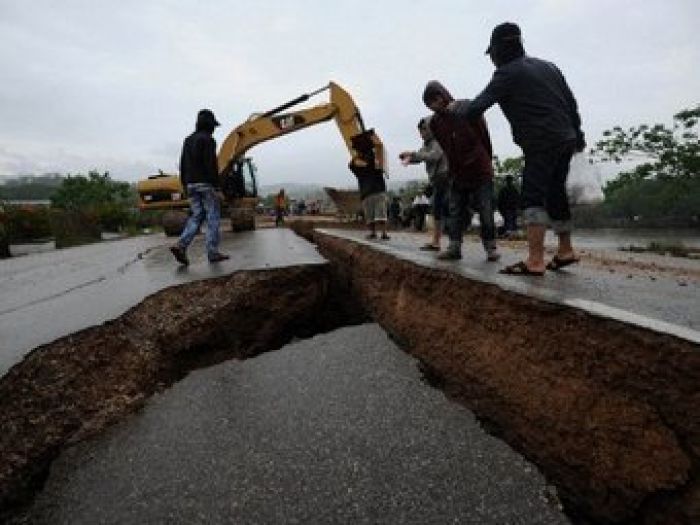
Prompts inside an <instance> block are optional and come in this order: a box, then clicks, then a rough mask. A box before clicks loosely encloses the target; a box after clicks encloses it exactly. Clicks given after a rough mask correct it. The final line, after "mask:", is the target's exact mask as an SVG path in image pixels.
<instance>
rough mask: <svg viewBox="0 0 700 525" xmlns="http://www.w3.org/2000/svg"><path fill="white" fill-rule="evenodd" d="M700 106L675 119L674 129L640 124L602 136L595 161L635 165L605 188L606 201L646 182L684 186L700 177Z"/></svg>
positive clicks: (595, 153)
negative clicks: (624, 189)
mask: <svg viewBox="0 0 700 525" xmlns="http://www.w3.org/2000/svg"><path fill="white" fill-rule="evenodd" d="M699 122H700V105H698V106H696V107H695V108H692V109H685V110H683V111H680V112H679V113H676V114H675V115H674V116H673V125H672V127H667V126H665V125H664V124H655V125H653V126H650V125H648V124H641V125H639V126H632V127H630V128H629V129H627V130H625V129H622V128H621V127H620V126H615V127H614V128H613V129H611V130H606V131H605V132H603V139H602V140H600V141H598V142H597V143H596V146H595V148H594V149H592V150H591V157H592V159H593V161H600V162H615V163H620V162H623V161H636V162H637V164H636V166H635V167H634V168H633V169H632V170H630V171H624V172H622V173H620V174H619V176H618V177H617V178H616V179H615V180H612V181H610V182H608V184H607V185H606V186H605V188H603V192H604V193H605V195H606V197H608V196H609V195H613V194H614V193H615V192H617V191H618V190H620V189H621V188H623V187H625V186H626V185H629V184H635V183H639V182H640V181H644V180H654V179H656V180H666V181H673V182H677V183H678V187H679V188H683V187H684V186H685V184H684V183H686V182H691V181H694V180H697V178H698V177H700V141H699V140H698V123H699Z"/></svg>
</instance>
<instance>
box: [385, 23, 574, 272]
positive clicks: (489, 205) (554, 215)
mask: <svg viewBox="0 0 700 525" xmlns="http://www.w3.org/2000/svg"><path fill="white" fill-rule="evenodd" d="M486 53H487V54H488V55H489V56H490V57H491V60H492V62H493V64H494V65H495V67H496V71H495V72H494V75H493V78H492V79H491V81H490V82H489V84H488V85H487V86H486V88H485V89H484V90H483V91H482V92H481V93H480V94H479V95H478V96H477V97H476V98H474V99H473V100H468V99H464V100H455V99H454V97H453V96H452V94H451V93H450V92H449V91H448V89H447V88H446V87H445V86H443V85H442V84H441V83H440V82H438V81H431V82H429V83H428V84H427V85H426V87H425V89H424V92H423V102H424V103H425V105H426V106H427V107H428V108H429V109H430V110H431V111H432V114H431V115H430V116H429V117H426V118H423V119H421V120H420V122H419V123H418V129H419V132H420V134H421V137H422V139H423V147H422V148H421V149H419V150H418V151H404V152H403V153H401V154H400V156H399V157H400V159H401V160H402V162H403V163H404V164H410V163H421V162H422V163H425V167H426V170H427V172H428V176H429V179H430V183H431V185H432V186H433V188H434V189H433V214H434V218H435V231H434V234H433V239H432V242H431V243H428V244H426V245H425V246H423V249H425V250H434V251H439V250H440V244H439V243H440V231H441V224H442V221H443V220H446V221H447V231H448V234H449V245H448V247H447V249H446V250H445V251H444V252H442V253H440V254H439V255H438V258H439V259H445V260H456V259H461V257H462V237H463V232H464V228H465V216H466V215H467V214H468V210H469V207H470V206H471V207H473V208H476V211H477V212H478V213H479V220H480V223H481V241H482V244H483V247H484V250H485V252H486V257H487V260H489V261H498V260H499V259H500V254H499V252H498V249H497V246H496V228H495V223H494V213H493V203H494V195H493V192H494V186H493V176H494V174H493V164H492V160H493V150H492V146H491V139H490V136H489V131H488V127H487V124H486V120H485V119H484V117H483V114H484V112H485V111H486V110H487V109H489V108H490V107H491V106H493V105H494V104H499V106H500V107H501V110H502V111H503V113H504V115H505V117H506V119H507V120H508V121H509V123H510V125H511V129H512V133H513V140H514V141H515V143H516V144H517V145H519V146H520V147H521V149H522V150H523V154H524V159H525V164H524V168H523V172H522V197H521V200H520V205H521V207H522V210H523V221H524V223H525V225H526V231H527V241H528V256H527V258H526V259H524V260H522V261H519V262H517V263H515V264H512V265H509V266H506V267H505V268H503V269H502V270H501V272H502V273H506V274H515V275H538V276H539V275H544V272H545V270H546V269H550V270H558V269H559V268H562V267H564V266H568V265H570V264H573V263H576V262H578V258H577V256H576V254H575V252H574V249H573V246H572V243H571V211H570V209H569V202H568V197H567V193H566V179H567V175H568V172H569V163H570V161H571V158H572V156H573V154H574V153H575V152H576V151H582V150H583V149H584V148H585V140H584V134H583V132H582V131H581V118H580V116H579V113H578V107H577V103H576V99H575V98H574V96H573V94H572V92H571V90H570V89H569V86H568V85H567V83H566V80H565V79H564V76H563V75H562V73H561V72H560V71H559V69H558V68H557V67H556V66H555V65H554V64H552V63H550V62H546V61H544V60H540V59H538V58H533V57H529V56H527V55H526V54H525V50H524V48H523V45H522V37H521V32H520V28H519V27H518V26H517V25H516V24H513V23H504V24H501V25H499V26H497V27H496V28H494V30H493V33H492V35H491V41H490V44H489V46H488V49H487V50H486ZM507 185H511V186H512V178H511V180H510V181H508V182H507ZM511 197H512V196H511ZM509 208H510V210H511V213H508V214H504V221H505V222H506V224H505V227H506V229H508V228H513V227H514V221H515V219H516V217H517V215H513V213H512V206H511V207H509ZM548 226H551V227H552V229H553V230H554V231H555V233H556V234H557V236H558V240H559V245H558V250H557V253H556V255H555V256H554V257H553V259H552V260H551V261H549V263H545V260H544V237H545V232H546V229H547V227H548Z"/></svg>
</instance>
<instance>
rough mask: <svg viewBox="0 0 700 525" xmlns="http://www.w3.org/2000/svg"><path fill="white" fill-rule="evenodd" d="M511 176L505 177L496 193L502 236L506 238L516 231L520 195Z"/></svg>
mask: <svg viewBox="0 0 700 525" xmlns="http://www.w3.org/2000/svg"><path fill="white" fill-rule="evenodd" d="M514 180H515V179H514V178H513V176H512V175H506V183H505V185H504V186H503V187H502V188H501V190H500V191H499V192H498V211H499V212H500V213H501V215H502V216H503V235H504V236H506V237H508V235H510V234H511V233H515V232H516V231H518V208H519V206H520V193H519V192H518V189H517V188H516V187H515V183H514Z"/></svg>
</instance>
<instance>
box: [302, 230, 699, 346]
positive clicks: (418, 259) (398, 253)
mask: <svg viewBox="0 0 700 525" xmlns="http://www.w3.org/2000/svg"><path fill="white" fill-rule="evenodd" d="M315 231H316V232H318V233H319V234H321V235H330V236H332V237H336V238H339V239H344V240H347V241H349V242H354V243H357V244H360V245H362V246H367V247H369V248H371V249H373V250H377V251H380V252H383V253H387V254H389V255H392V256H393V257H396V258H397V259H401V260H404V261H407V262H411V263H414V264H417V265H421V266H425V267H433V266H434V264H435V260H434V257H430V256H429V255H426V254H424V253H422V252H419V251H418V250H416V252H415V253H412V254H411V255H410V256H409V255H408V254H407V253H406V252H405V251H403V250H398V249H396V248H394V247H392V246H391V245H388V244H379V243H376V242H370V241H367V240H364V239H357V238H354V237H349V236H344V235H342V234H340V233H339V232H334V231H333V230H329V229H324V228H317V229H316V230H315ZM422 263H426V264H422ZM428 263H429V264H428ZM442 269H444V270H446V271H451V272H454V273H457V274H459V275H462V276H463V277H467V278H468V279H472V280H474V281H478V282H482V283H485V284H491V285H494V286H497V287H498V288H500V289H501V290H503V291H505V292H511V293H516V294H520V295H525V296H527V297H532V298H534V299H538V300H540V301H545V302H548V303H552V304H557V305H561V306H568V307H571V308H575V309H577V310H582V311H584V312H586V313H588V314H590V315H593V316H595V317H600V318H603V319H612V320H614V321H619V322H621V323H625V324H629V325H633V326H638V327H640V328H644V329H647V330H652V331H654V332H657V333H660V334H667V335H672V336H674V337H678V338H679V339H683V340H685V341H688V342H690V343H694V344H698V345H700V331H697V330H693V329H692V328H688V327H685V326H680V325H677V324H673V323H669V322H666V321H661V320H659V319H653V318H651V317H647V316H644V315H641V314H636V313H634V312H630V311H628V310H623V309H621V308H617V307H614V306H610V305H607V304H604V303H600V302H597V301H591V300H588V299H581V298H570V297H564V296H562V295H561V294H560V293H558V292H556V291H554V290H549V289H546V288H541V287H537V288H533V287H532V286H530V285H529V283H528V282H527V280H523V279H518V278H514V279H512V283H502V282H497V281H494V280H491V279H489V278H488V277H487V276H485V275H484V274H483V273H481V272H479V271H477V270H473V269H471V268H469V267H466V266H464V265H455V264H453V263H450V262H444V263H442Z"/></svg>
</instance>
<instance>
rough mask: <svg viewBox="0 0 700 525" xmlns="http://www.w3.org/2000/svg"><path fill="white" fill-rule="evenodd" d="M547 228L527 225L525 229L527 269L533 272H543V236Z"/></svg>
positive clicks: (541, 225) (539, 225) (538, 225)
mask: <svg viewBox="0 0 700 525" xmlns="http://www.w3.org/2000/svg"><path fill="white" fill-rule="evenodd" d="M546 231H547V227H546V226H545V225H543V224H529V225H528V227H527V247H528V257H527V261H526V264H527V267H528V268H529V269H530V270H531V271H533V272H543V271H544V270H545V264H544V235H545V233H546Z"/></svg>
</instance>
